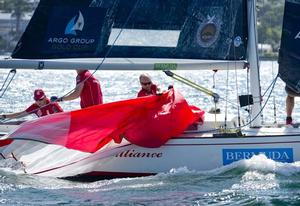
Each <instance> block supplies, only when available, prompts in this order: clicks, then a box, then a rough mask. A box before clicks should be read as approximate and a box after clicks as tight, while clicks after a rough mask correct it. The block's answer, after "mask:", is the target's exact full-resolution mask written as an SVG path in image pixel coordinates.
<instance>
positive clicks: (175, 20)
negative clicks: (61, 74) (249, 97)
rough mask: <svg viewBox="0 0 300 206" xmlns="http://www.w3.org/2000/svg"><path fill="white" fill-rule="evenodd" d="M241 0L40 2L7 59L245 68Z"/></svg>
mask: <svg viewBox="0 0 300 206" xmlns="http://www.w3.org/2000/svg"><path fill="white" fill-rule="evenodd" d="M246 4H247V1H246V0H214V1H211V0H127V1H119V0H103V1H95V0H94V1H86V0H63V1H62V0H51V1H47V0H41V1H40V3H39V5H38V7H37V9H36V11H35V13H34V15H33V17H32V19H31V21H30V23H29V25H28V27H27V28H26V31H25V32H24V34H23V36H22V37H21V39H20V41H19V42H18V44H17V47H16V48H15V50H14V51H13V54H12V58H14V59H15V58H20V59H58V58H59V59H61V58H102V59H103V58H107V59H108V61H111V62H113V63H114V59H121V60H122V59H126V61H123V62H122V64H119V65H115V67H113V68H111V69H115V68H116V67H117V66H119V69H122V65H126V64H127V65H132V64H133V62H135V61H136V60H137V59H145V61H144V62H145V63H143V64H140V65H139V66H140V67H143V66H145V65H151V69H165V66H166V64H167V67H171V68H168V69H180V67H178V65H177V63H178V64H187V65H195V62H196V64H201V63H204V64H206V63H207V62H203V60H214V61H216V60H219V61H220V62H221V63H224V62H228V61H241V62H242V63H241V62H240V64H238V66H239V67H241V68H242V67H243V62H244V60H246V52H247V39H248V36H247V33H248V31H247V12H246V6H247V5H246ZM109 59H113V60H109ZM131 59H132V60H133V61H130V60H131ZM198 60H201V62H200V61H199V62H198ZM99 62H101V60H99ZM220 62H216V63H217V64H220ZM38 64H40V65H38V66H36V65H35V68H38V69H43V68H45V64H44V63H43V62H42V63H38ZM104 64H105V62H104ZM209 64H211V63H209ZM12 65H13V64H11V66H12ZM112 65H113V64H112ZM1 66H3V67H4V65H3V64H0V67H1ZM56 66H57V65H56ZM83 66H84V65H83ZM227 66H228V67H229V66H232V65H227ZM13 67H16V65H14V66H13ZM53 67H54V66H53ZM120 67H121V68H120ZM89 69H95V68H94V67H91V68H89ZM125 69H128V66H127V68H126V66H125ZM141 69H143V68H141ZM147 69H149V68H147ZM191 69H195V68H194V67H193V66H192V67H191ZM212 69H218V67H215V68H212Z"/></svg>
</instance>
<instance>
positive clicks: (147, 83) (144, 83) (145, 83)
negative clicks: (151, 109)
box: [141, 82, 151, 86]
mask: <svg viewBox="0 0 300 206" xmlns="http://www.w3.org/2000/svg"><path fill="white" fill-rule="evenodd" d="M150 84H151V82H141V85H144V86H147V85H150Z"/></svg>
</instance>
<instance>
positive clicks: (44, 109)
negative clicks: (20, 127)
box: [0, 89, 63, 119]
mask: <svg viewBox="0 0 300 206" xmlns="http://www.w3.org/2000/svg"><path fill="white" fill-rule="evenodd" d="M33 95H34V96H33V99H34V100H35V103H33V104H32V105H30V106H29V107H28V108H27V109H26V110H24V111H21V112H16V113H11V114H2V115H0V119H6V118H8V119H13V118H19V117H24V116H26V115H29V114H36V115H37V116H38V117H42V116H46V115H48V114H53V113H57V112H63V110H62V108H61V107H60V106H59V105H58V103H57V102H50V100H49V99H48V98H47V97H46V95H45V92H44V91H43V90H42V89H36V90H34V93H33Z"/></svg>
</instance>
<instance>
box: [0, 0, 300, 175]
mask: <svg viewBox="0 0 300 206" xmlns="http://www.w3.org/2000/svg"><path fill="white" fill-rule="evenodd" d="M255 5H256V1H255V0H222V1H220V0H217V1H208V0H164V1H161V0H155V1H154V0H129V1H115V0H93V1H86V0H72V1H71V0H64V1H62V0H52V1H46V0H41V1H40V3H39V5H38V7H37V9H36V11H35V13H34V15H33V17H32V19H31V21H30V23H29V25H28V27H27V28H26V31H25V32H24V34H23V36H22V37H21V39H20V41H19V43H18V44H17V46H16V48H15V50H14V52H13V53H12V56H11V58H6V59H2V60H1V61H0V68H6V69H7V68H9V69H10V68H13V69H18V68H22V69H38V70H42V69H77V68H86V69H90V70H98V69H101V70H166V71H169V72H170V70H191V72H193V70H202V69H205V70H228V69H235V70H236V69H244V68H246V67H247V68H249V70H250V82H251V96H248V98H247V99H248V102H247V103H249V104H251V105H250V111H249V112H250V116H251V118H250V121H249V123H248V125H246V126H245V125H244V126H239V125H241V124H240V123H239V121H238V122H237V121H231V120H228V121H227V120H226V119H224V115H222V114H209V113H206V117H205V121H204V123H203V124H202V125H197V126H196V128H193V129H189V130H186V131H185V132H183V133H182V134H181V135H178V136H175V137H172V138H171V139H169V140H168V142H166V143H165V144H164V145H162V146H160V147H158V148H145V147H141V146H137V145H134V144H132V143H131V142H129V141H127V140H125V139H123V140H122V142H120V143H116V142H114V141H111V142H109V143H108V144H106V145H105V146H104V147H102V148H101V149H100V150H98V151H96V152H95V153H92V154H91V153H86V152H82V151H76V150H70V149H67V148H64V147H62V146H60V145H46V144H43V143H40V142H32V141H26V140H17V141H14V142H13V143H12V144H10V145H8V146H6V147H3V148H1V154H3V156H4V157H5V158H7V157H8V156H12V157H13V158H15V159H16V160H17V161H19V162H21V163H22V164H23V165H24V171H26V173H28V174H36V175H42V176H50V177H60V178H82V179H89V178H97V179H99V178H116V177H137V176H147V175H154V174H158V173H162V172H168V171H170V170H171V169H172V168H180V167H187V168H188V169H190V170H196V171H205V170H212V169H216V168H219V167H222V166H224V165H229V164H232V163H233V162H236V161H239V160H243V159H249V158H251V157H253V156H254V155H259V154H263V155H265V156H266V157H267V158H270V159H272V160H274V161H279V162H286V163H291V162H296V161H300V130H299V128H290V127H280V126H278V125H274V126H264V125H262V124H261V122H262V121H261V115H260V114H261V112H262V105H261V104H262V102H261V91H260V79H259V60H258V54H257V36H256V35H257V34H256V11H255V9H256V6H255ZM299 6H300V4H299V3H296V2H295V1H289V0H287V1H286V3H285V16H284V21H285V22H286V21H289V18H292V17H291V15H290V16H289V15H288V14H289V13H291V12H293V14H294V16H293V18H295V16H297V14H298V13H299V12H298V13H297V11H299V10H300V7H299ZM294 21H295V22H296V20H295V19H294ZM53 25H55V26H53ZM96 28H97V29H96ZM291 28H294V27H292V26H291V25H290V24H287V23H284V24H283V35H282V42H281V52H280V59H279V63H280V74H279V76H280V77H281V78H282V79H283V80H284V81H285V82H286V84H287V85H288V86H290V87H291V88H293V89H295V91H300V90H299V83H298V81H295V79H293V78H295V75H294V74H292V75H289V73H288V71H287V69H288V68H290V67H293V68H297V66H298V64H297V60H296V58H297V55H296V52H295V49H296V48H297V45H298V44H297V43H294V42H295V40H297V38H291V37H294V36H296V37H297V36H300V35H297V33H298V32H299V31H295V29H291ZM65 31H68V32H65ZM129 40H130V41H129ZM290 41H291V42H292V43H289V42H290ZM294 62H296V64H294ZM291 64H292V65H294V66H292V65H291ZM169 74H170V73H169ZM171 74H172V73H171ZM194 87H197V86H195V85H194ZM249 99H252V100H251V101H250V100H249ZM0 128H1V129H2V132H3V134H4V133H5V132H9V131H10V130H13V129H14V128H15V125H10V126H7V125H2V127H0ZM227 128H230V129H231V130H228V129H227ZM232 130H234V131H232Z"/></svg>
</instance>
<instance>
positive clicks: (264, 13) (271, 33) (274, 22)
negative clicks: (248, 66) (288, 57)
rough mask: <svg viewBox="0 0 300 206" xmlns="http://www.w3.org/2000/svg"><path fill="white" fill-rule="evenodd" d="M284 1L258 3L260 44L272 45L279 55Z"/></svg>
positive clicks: (274, 0) (269, 0) (268, 0)
mask: <svg viewBox="0 0 300 206" xmlns="http://www.w3.org/2000/svg"><path fill="white" fill-rule="evenodd" d="M283 10H284V0H258V1H257V33H258V42H259V43H265V44H271V45H272V47H273V52H275V53H277V52H278V49H279V46H280V38H281V28H282V18H283Z"/></svg>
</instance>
